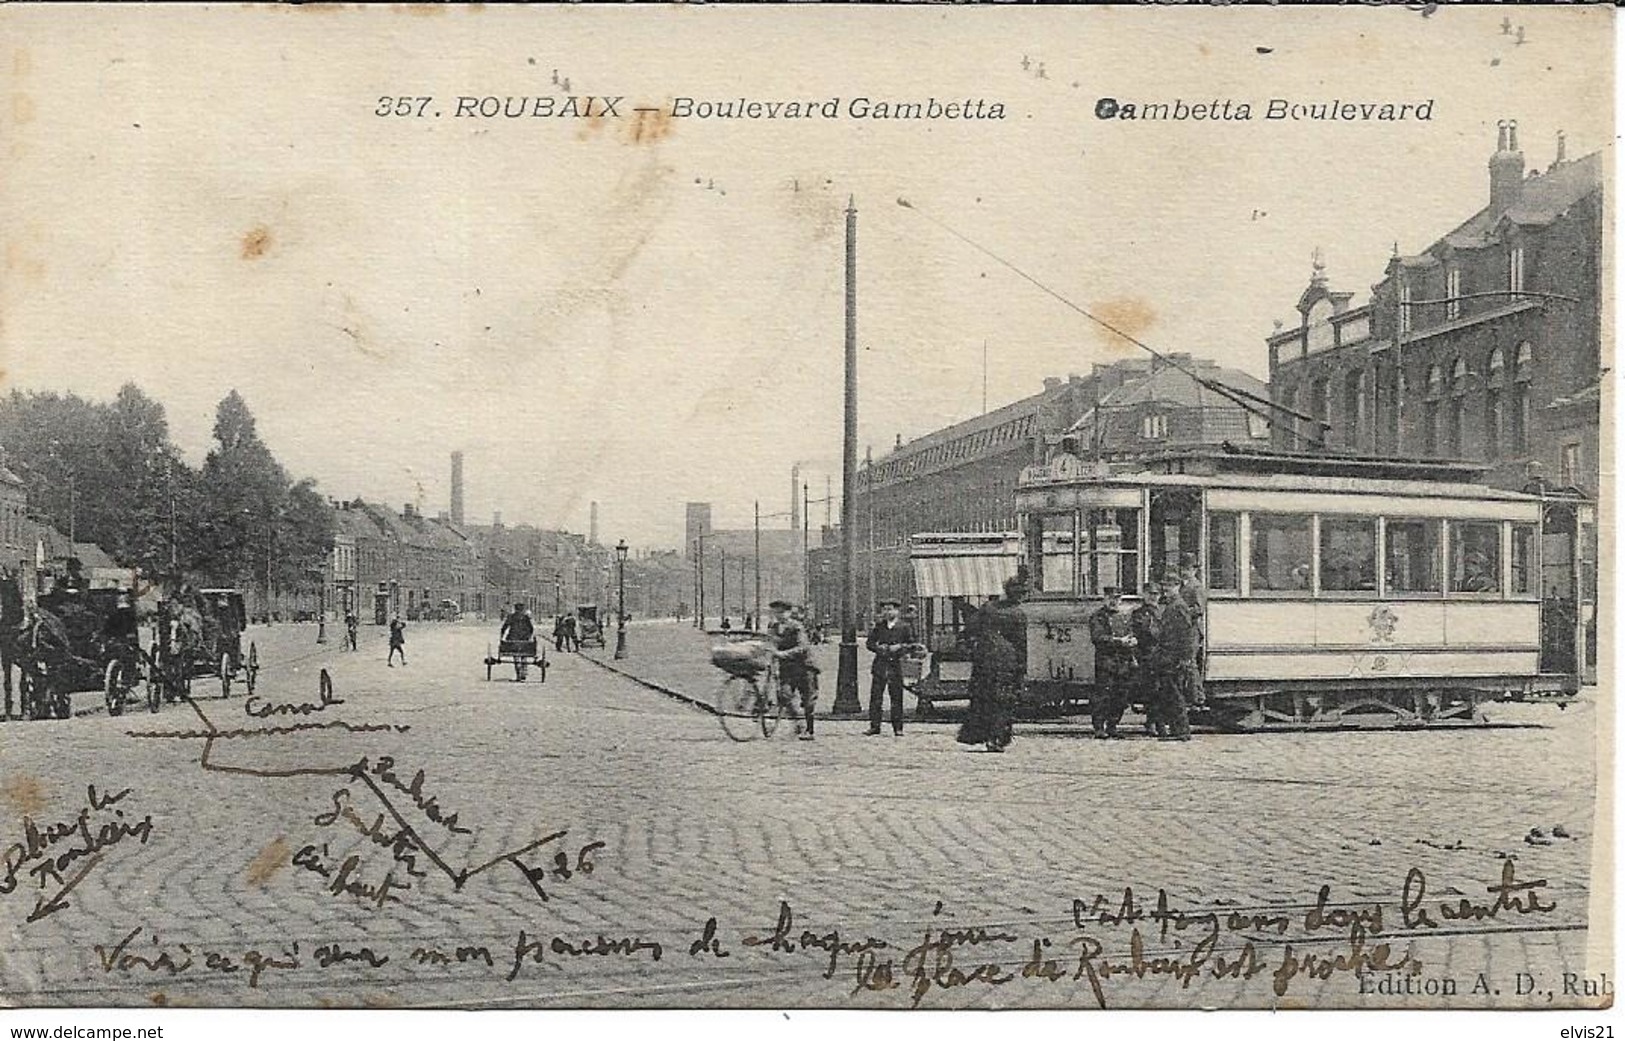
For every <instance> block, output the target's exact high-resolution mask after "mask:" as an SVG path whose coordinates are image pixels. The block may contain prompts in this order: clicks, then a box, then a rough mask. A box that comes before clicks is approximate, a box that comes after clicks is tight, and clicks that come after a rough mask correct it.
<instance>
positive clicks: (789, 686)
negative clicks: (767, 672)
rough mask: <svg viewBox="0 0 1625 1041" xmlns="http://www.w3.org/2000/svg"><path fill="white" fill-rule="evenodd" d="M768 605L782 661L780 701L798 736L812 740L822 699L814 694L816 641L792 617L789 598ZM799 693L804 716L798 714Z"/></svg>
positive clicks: (776, 654)
mask: <svg viewBox="0 0 1625 1041" xmlns="http://www.w3.org/2000/svg"><path fill="white" fill-rule="evenodd" d="M767 606H768V607H770V608H772V610H773V622H772V624H771V625H769V626H768V631H769V632H770V633H772V635H773V656H774V657H775V658H777V659H778V660H779V702H780V704H782V705H784V706H785V708H787V709H788V710H789V712H790V718H791V719H793V720H795V724H796V735H797V736H798V737H800V738H801V740H803V741H811V740H812V739H813V710H814V709H815V708H816V707H817V701H818V699H817V695H815V694H814V693H813V674H814V673H815V672H817V669H818V667H817V666H815V665H814V664H813V663H812V657H811V656H812V643H811V642H810V641H809V640H808V639H807V630H806V629H805V628H804V627H803V626H802V624H801V623H800V622H799V621H797V620H796V619H795V618H793V617H791V615H790V611H791V608H792V606H793V605H792V604H790V602H789V601H787V600H775V601H773V602H772V603H771V604H768V605H767ZM798 695H799V699H800V702H801V704H800V708H799V711H800V715H797V711H798V709H797V705H796V701H797V696H798ZM803 718H805V720H806V723H805V725H803V722H802V720H803Z"/></svg>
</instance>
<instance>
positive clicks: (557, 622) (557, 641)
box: [553, 615, 564, 654]
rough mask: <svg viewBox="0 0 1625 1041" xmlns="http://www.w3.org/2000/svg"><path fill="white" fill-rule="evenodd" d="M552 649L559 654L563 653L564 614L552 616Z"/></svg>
mask: <svg viewBox="0 0 1625 1041" xmlns="http://www.w3.org/2000/svg"><path fill="white" fill-rule="evenodd" d="M553 649H554V650H555V651H557V652H559V653H560V654H563V653H564V616H563V615H554V616H553Z"/></svg>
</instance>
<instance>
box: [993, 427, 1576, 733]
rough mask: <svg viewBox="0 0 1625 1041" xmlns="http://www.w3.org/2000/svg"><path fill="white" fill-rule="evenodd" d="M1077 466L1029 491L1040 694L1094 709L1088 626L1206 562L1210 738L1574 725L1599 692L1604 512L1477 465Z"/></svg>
mask: <svg viewBox="0 0 1625 1041" xmlns="http://www.w3.org/2000/svg"><path fill="white" fill-rule="evenodd" d="M1133 466H1134V467H1136V468H1135V469H1133V470H1129V471H1126V472H1125V471H1124V470H1123V469H1122V467H1121V464H1119V465H1118V466H1116V467H1114V466H1112V465H1108V464H1101V463H1097V462H1091V461H1086V460H1083V459H1080V458H1079V457H1078V456H1076V455H1072V454H1067V453H1064V452H1063V453H1061V454H1058V455H1056V456H1054V457H1053V458H1051V460H1050V461H1049V462H1047V463H1043V464H1036V465H1033V466H1030V467H1028V468H1027V469H1026V470H1025V471H1024V472H1023V474H1022V477H1021V481H1020V483H1019V485H1018V488H1017V491H1016V508H1017V512H1018V515H1019V517H1020V522H1021V527H1022V533H1023V539H1024V558H1025V562H1026V566H1027V570H1028V574H1029V581H1030V583H1031V585H1032V587H1033V590H1032V596H1031V600H1030V601H1029V603H1028V604H1027V605H1026V606H1027V614H1028V639H1027V658H1028V662H1027V670H1028V671H1027V675H1028V681H1029V693H1030V694H1031V695H1032V696H1033V698H1034V700H1037V701H1040V702H1044V703H1071V704H1076V703H1086V702H1087V701H1088V699H1089V696H1090V694H1091V691H1092V687H1093V679H1094V653H1093V647H1092V646H1091V644H1090V642H1089V633H1088V625H1087V619H1088V617H1089V615H1090V614H1092V613H1093V612H1094V611H1095V610H1097V609H1098V608H1099V606H1100V604H1101V602H1102V597H1101V590H1102V589H1104V588H1106V587H1108V586H1116V587H1118V588H1120V589H1121V590H1122V591H1123V594H1124V600H1125V603H1126V604H1127V605H1128V607H1130V608H1132V607H1133V606H1134V605H1135V604H1136V603H1137V602H1138V594H1139V593H1140V592H1141V590H1142V589H1143V587H1144V585H1145V584H1146V583H1147V582H1150V581H1154V580H1155V579H1156V578H1159V577H1161V576H1162V575H1163V574H1164V573H1165V572H1166V571H1168V570H1174V569H1177V568H1179V567H1180V566H1181V565H1182V564H1190V563H1195V564H1196V565H1197V567H1198V574H1199V576H1200V581H1201V582H1202V584H1203V586H1204V587H1205V597H1204V598H1203V599H1205V604H1204V605H1203V608H1202V612H1203V615H1204V617H1203V620H1202V628H1203V633H1204V635H1205V652H1204V654H1203V661H1202V666H1203V669H1204V677H1205V682H1204V689H1205V691H1206V706H1205V708H1204V709H1203V710H1202V712H1201V715H1202V716H1203V717H1205V721H1206V722H1207V723H1208V724H1210V725H1214V726H1217V727H1220V728H1223V729H1232V730H1259V729H1276V728H1285V729H1302V728H1318V727H1328V728H1336V727H1396V726H1397V727H1406V726H1433V725H1446V724H1472V723H1482V722H1484V721H1485V719H1484V712H1483V706H1484V705H1485V704H1486V703H1489V702H1492V701H1497V700H1547V701H1553V702H1557V703H1560V704H1566V703H1567V701H1569V700H1572V699H1573V698H1574V697H1575V696H1576V694H1577V693H1578V691H1579V690H1580V688H1581V686H1582V684H1583V683H1584V682H1587V680H1588V679H1590V680H1592V681H1594V672H1593V673H1591V674H1590V675H1589V676H1588V666H1589V665H1591V664H1592V662H1591V661H1590V660H1588V659H1589V657H1590V655H1591V654H1594V650H1592V649H1593V648H1594V647H1595V637H1594V635H1592V634H1593V633H1594V631H1595V630H1594V628H1593V627H1594V625H1595V618H1596V588H1597V587H1596V581H1597V575H1596V509H1595V506H1594V504H1592V503H1591V502H1589V501H1587V500H1585V499H1584V498H1583V497H1582V496H1580V495H1579V494H1578V493H1575V492H1572V491H1555V490H1548V489H1546V488H1544V487H1543V486H1542V485H1540V484H1539V483H1538V482H1537V483H1536V484H1533V485H1532V486H1531V487H1530V488H1529V489H1528V490H1526V491H1523V492H1515V491H1507V490H1502V489H1498V488H1491V487H1488V486H1486V485H1484V484H1482V483H1477V482H1476V481H1475V478H1480V477H1481V476H1482V474H1483V472H1484V470H1483V468H1481V467H1477V466H1475V465H1473V464H1470V463H1455V462H1446V463H1442V462H1435V461H1418V460H1395V459H1372V458H1362V457H1338V456H1309V455H1303V454H1282V453H1265V452H1252V451H1247V450H1242V449H1234V448H1228V447H1227V448H1224V449H1218V450H1214V449H1208V450H1202V451H1193V452H1188V453H1170V454H1168V455H1165V456H1161V457H1156V458H1152V459H1147V460H1142V461H1139V462H1136V463H1135V464H1133Z"/></svg>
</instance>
